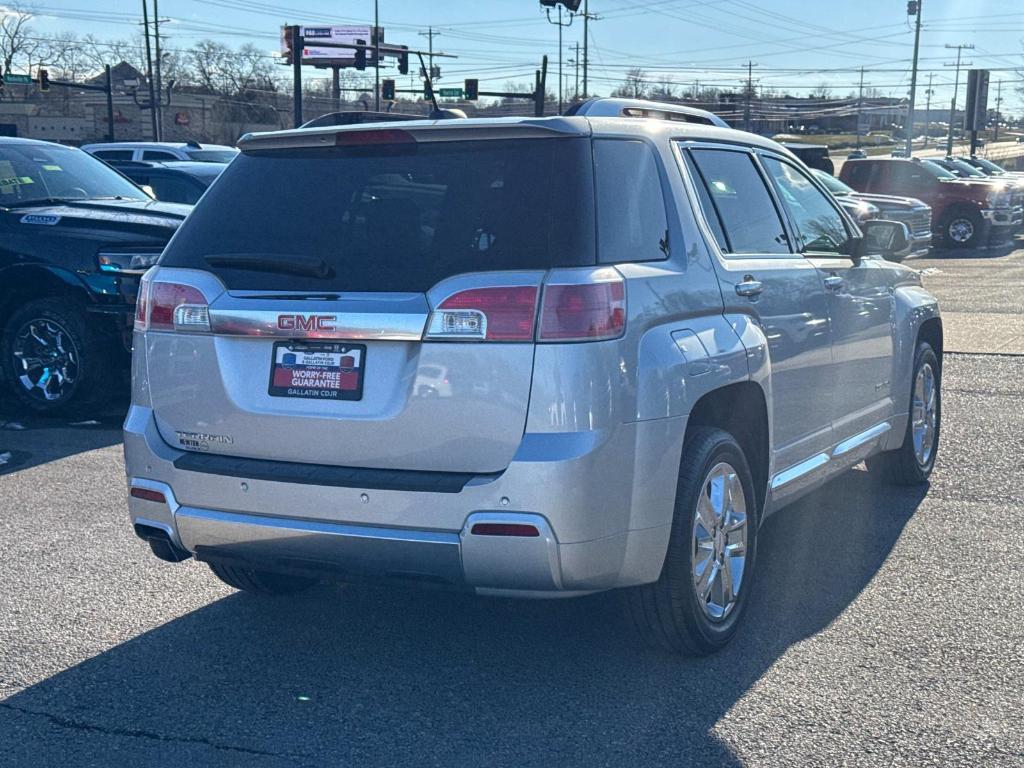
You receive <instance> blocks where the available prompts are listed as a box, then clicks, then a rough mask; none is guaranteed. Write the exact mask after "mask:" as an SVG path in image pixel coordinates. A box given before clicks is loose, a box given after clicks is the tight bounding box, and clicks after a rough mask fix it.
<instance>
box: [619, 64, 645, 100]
mask: <svg viewBox="0 0 1024 768" xmlns="http://www.w3.org/2000/svg"><path fill="white" fill-rule="evenodd" d="M647 92H648V85H647V75H646V73H645V72H644V71H643V70H642V69H640V68H639V67H634V68H633V69H630V70H629V71H627V72H626V79H625V80H624V81H623V82H622V85H620V86H619V87H618V88H616V89H615V90H614V91H612V96H618V97H620V98H629V99H642V98H645V97H646V96H647Z"/></svg>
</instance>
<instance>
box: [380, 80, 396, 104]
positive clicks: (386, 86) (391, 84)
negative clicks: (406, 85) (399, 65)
mask: <svg viewBox="0 0 1024 768" xmlns="http://www.w3.org/2000/svg"><path fill="white" fill-rule="evenodd" d="M380 97H381V98H382V99H384V101H394V100H395V81H394V80H381V81H380Z"/></svg>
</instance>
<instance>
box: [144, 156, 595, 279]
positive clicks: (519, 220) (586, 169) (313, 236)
mask: <svg viewBox="0 0 1024 768" xmlns="http://www.w3.org/2000/svg"><path fill="white" fill-rule="evenodd" d="M589 150H590V144H589V141H588V140H587V139H584V138H579V139H576V138H571V139H547V138H545V139H525V140H515V141H509V140H501V141H491V140H482V141H481V140H477V141H463V142H439V143H426V142H424V143H421V144H407V145H406V144H397V145H388V146H380V145H378V146H374V147H331V148H316V149H297V150H268V151H264V152H246V153H243V154H241V155H239V156H238V158H237V159H236V160H235V161H234V162H232V163H231V165H229V166H228V167H227V169H226V170H225V171H224V173H223V174H222V175H221V177H220V179H219V180H218V182H217V183H216V184H215V185H213V187H211V188H210V189H209V190H208V192H207V194H206V196H205V197H204V198H203V201H202V203H201V204H200V205H199V206H197V207H196V209H195V211H194V212H193V214H192V215H191V216H189V218H188V219H187V221H186V223H185V224H184V225H183V226H182V228H181V230H180V231H179V232H178V234H177V236H176V237H175V238H174V240H173V241H172V243H171V245H170V246H169V247H168V249H167V251H166V252H165V254H164V257H163V259H162V260H161V263H162V264H165V265H167V266H176V267H192V268H196V269H205V270H208V271H211V272H213V273H215V274H217V275H218V277H220V279H221V280H222V281H224V283H225V284H226V285H227V287H228V288H229V289H236V290H300V291H301V290H311V291H323V290H333V291H393V292H406V291H409V292H423V291H426V290H427V289H429V288H430V287H431V286H433V285H434V284H435V283H437V282H438V281H440V280H443V279H444V278H446V277H450V276H452V275H456V274H460V273H463V272H476V271H487V270H508V269H548V268H550V267H555V266H581V265H590V264H594V263H596V256H595V249H594V214H593V208H594V204H593V179H592V170H591V167H592V163H591V160H590V151H589ZM249 257H252V258H251V260H250V259H249ZM311 262H315V264H316V267H315V268H313V269H310V268H308V267H309V265H310V264H311ZM296 265H299V268H295V267H296Z"/></svg>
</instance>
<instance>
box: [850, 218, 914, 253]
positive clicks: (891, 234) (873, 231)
mask: <svg viewBox="0 0 1024 768" xmlns="http://www.w3.org/2000/svg"><path fill="white" fill-rule="evenodd" d="M860 228H861V231H862V232H863V233H864V236H863V237H862V238H860V239H859V240H857V242H856V245H855V246H854V248H853V256H854V258H861V257H863V256H871V255H876V254H877V255H879V256H882V257H884V258H889V257H891V256H900V255H902V254H903V253H904V252H905V251H906V250H907V249H908V248H909V247H910V230H909V229H907V225H906V224H904V223H903V222H901V221H885V220H883V219H871V220H870V221H865V222H863V223H862V224H861V225H860Z"/></svg>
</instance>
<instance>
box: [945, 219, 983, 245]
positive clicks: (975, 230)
mask: <svg viewBox="0 0 1024 768" xmlns="http://www.w3.org/2000/svg"><path fill="white" fill-rule="evenodd" d="M983 228H984V225H983V224H982V220H981V216H979V215H978V214H977V212H975V211H957V212H956V213H953V214H952V215H950V216H949V217H948V218H947V219H946V222H945V224H944V225H943V228H942V234H943V235H944V236H945V238H946V242H947V243H949V244H950V245H951V246H953V247H954V248H974V247H975V246H977V245H978V244H979V243H980V242H981V234H982V230H983Z"/></svg>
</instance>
